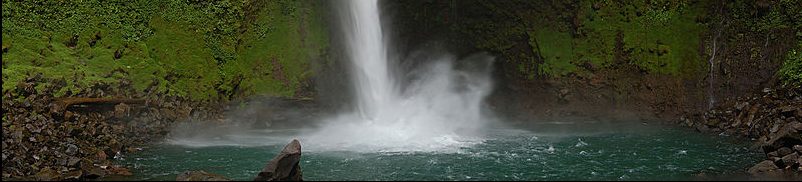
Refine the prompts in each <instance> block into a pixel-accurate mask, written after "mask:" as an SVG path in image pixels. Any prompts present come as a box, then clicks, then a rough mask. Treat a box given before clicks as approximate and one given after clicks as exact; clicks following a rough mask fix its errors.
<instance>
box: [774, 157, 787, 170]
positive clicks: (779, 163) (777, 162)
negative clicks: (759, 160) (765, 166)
mask: <svg viewBox="0 0 802 182" xmlns="http://www.w3.org/2000/svg"><path fill="white" fill-rule="evenodd" d="M771 161H772V162H774V165H775V166H777V167H778V168H781V167H785V163H784V162H783V158H782V157H772V158H771Z"/></svg>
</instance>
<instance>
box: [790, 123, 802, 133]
mask: <svg viewBox="0 0 802 182" xmlns="http://www.w3.org/2000/svg"><path fill="white" fill-rule="evenodd" d="M788 125H790V126H791V128H793V129H795V130H796V131H802V123H800V122H797V121H794V122H791V123H788Z"/></svg>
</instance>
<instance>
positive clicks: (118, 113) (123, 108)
mask: <svg viewBox="0 0 802 182" xmlns="http://www.w3.org/2000/svg"><path fill="white" fill-rule="evenodd" d="M130 109H131V107H130V106H128V104H125V103H119V104H117V105H115V106H114V117H116V118H123V117H125V116H126V115H127V114H128V110H130Z"/></svg>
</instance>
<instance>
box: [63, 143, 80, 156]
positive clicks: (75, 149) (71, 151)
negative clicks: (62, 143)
mask: <svg viewBox="0 0 802 182" xmlns="http://www.w3.org/2000/svg"><path fill="white" fill-rule="evenodd" d="M65 152H66V153H67V154H68V155H75V152H78V146H75V145H73V144H67V151H65Z"/></svg>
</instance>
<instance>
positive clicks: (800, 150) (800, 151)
mask: <svg viewBox="0 0 802 182" xmlns="http://www.w3.org/2000/svg"><path fill="white" fill-rule="evenodd" d="M794 150H796V152H799V153H802V145H794Z"/></svg>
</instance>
